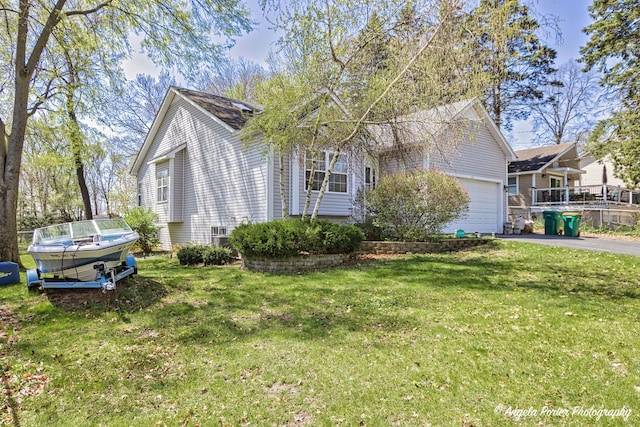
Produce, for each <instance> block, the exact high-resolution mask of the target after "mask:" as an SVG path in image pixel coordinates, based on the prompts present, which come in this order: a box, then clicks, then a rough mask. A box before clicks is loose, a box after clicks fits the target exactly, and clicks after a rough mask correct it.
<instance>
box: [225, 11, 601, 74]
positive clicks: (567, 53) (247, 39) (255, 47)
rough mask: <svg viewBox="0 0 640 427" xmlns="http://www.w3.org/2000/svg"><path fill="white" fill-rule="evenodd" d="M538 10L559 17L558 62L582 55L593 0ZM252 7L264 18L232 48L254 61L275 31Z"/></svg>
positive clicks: (263, 54)
mask: <svg viewBox="0 0 640 427" xmlns="http://www.w3.org/2000/svg"><path fill="white" fill-rule="evenodd" d="M532 2H533V5H534V7H535V8H536V9H537V10H538V11H539V13H541V14H544V15H552V16H555V17H557V18H558V20H559V26H560V30H561V32H562V37H563V40H562V42H561V43H557V42H556V40H555V38H553V39H552V40H548V43H549V44H550V45H551V47H553V48H555V49H556V50H557V51H558V63H559V64H561V63H564V62H566V61H568V60H569V59H577V58H578V57H579V56H580V53H579V50H580V46H582V45H584V44H585V43H586V41H587V37H586V35H585V34H584V33H583V32H582V28H584V27H585V26H587V25H588V24H589V23H590V22H591V19H590V17H589V11H588V8H589V5H591V1H590V0H532ZM248 4H249V6H250V7H251V10H252V11H253V17H254V19H255V20H257V21H261V22H260V24H259V25H258V27H257V28H256V29H255V30H254V31H253V32H251V33H250V34H247V35H245V36H243V37H241V38H239V39H238V40H237V41H236V45H235V46H234V47H233V49H232V50H231V54H232V56H234V57H236V58H237V57H244V58H247V59H251V60H252V61H254V62H258V63H263V62H264V60H265V58H266V56H267V52H268V51H269V47H270V44H271V43H273V42H274V41H275V40H276V36H275V34H274V33H273V32H272V31H270V30H269V29H268V24H267V23H266V22H264V20H263V18H262V11H260V9H259V7H258V6H257V2H256V0H248Z"/></svg>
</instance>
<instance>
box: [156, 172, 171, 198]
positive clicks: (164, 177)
mask: <svg viewBox="0 0 640 427" xmlns="http://www.w3.org/2000/svg"><path fill="white" fill-rule="evenodd" d="M156 186H157V189H158V199H157V200H158V202H167V201H169V162H163V163H158V164H157V165H156Z"/></svg>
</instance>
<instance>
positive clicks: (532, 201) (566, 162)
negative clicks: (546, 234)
mask: <svg viewBox="0 0 640 427" xmlns="http://www.w3.org/2000/svg"><path fill="white" fill-rule="evenodd" d="M515 154H516V157H517V158H516V160H515V161H513V162H511V163H510V164H509V183H508V186H509V190H508V193H509V213H510V216H512V217H513V216H517V215H522V216H524V217H525V218H527V217H530V214H531V209H532V206H535V205H536V204H537V203H539V202H551V203H553V202H558V203H559V202H561V201H562V197H563V196H564V189H565V188H566V187H567V186H569V185H571V184H573V182H574V181H576V180H579V179H580V175H581V174H582V171H581V170H580V165H579V161H578V160H579V156H578V148H577V144H576V143H574V142H573V143H565V144H557V145H549V146H545V147H537V148H530V149H527V150H518V151H516V152H515ZM534 211H535V209H534Z"/></svg>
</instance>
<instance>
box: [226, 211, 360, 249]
mask: <svg viewBox="0 0 640 427" xmlns="http://www.w3.org/2000/svg"><path fill="white" fill-rule="evenodd" d="M363 240H364V234H363V233H362V231H361V230H360V229H358V228H357V227H355V226H353V225H344V224H342V225H341V224H333V223H330V222H328V221H310V220H304V221H303V220H300V219H293V220H275V221H271V222H265V223H258V224H243V225H240V226H239V227H236V228H234V229H233V231H232V232H231V245H232V246H233V247H234V248H235V249H236V250H237V251H238V252H240V253H241V254H242V255H245V256H257V257H265V258H288V257H291V256H296V255H300V254H302V253H311V254H327V253H331V254H334V253H349V252H353V251H355V250H357V249H358V248H359V247H360V245H361V244H362V241H363Z"/></svg>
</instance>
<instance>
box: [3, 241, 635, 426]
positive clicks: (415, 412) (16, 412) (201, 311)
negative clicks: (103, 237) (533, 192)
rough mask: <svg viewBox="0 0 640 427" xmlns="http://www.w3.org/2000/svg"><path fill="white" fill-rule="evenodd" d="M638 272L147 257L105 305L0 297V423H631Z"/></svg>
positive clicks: (564, 262) (525, 253)
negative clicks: (278, 271) (325, 266)
mask: <svg viewBox="0 0 640 427" xmlns="http://www.w3.org/2000/svg"><path fill="white" fill-rule="evenodd" d="M24 260H25V262H31V261H30V259H27V258H26V257H25V259H24ZM639 261H640V259H639V258H637V257H631V256H623V255H612V254H605V253H597V252H588V251H578V250H570V249H563V248H551V247H546V246H542V245H533V244H526V243H516V242H496V243H493V244H491V245H489V246H488V247H484V248H481V249H477V250H474V251H468V252H460V253H457V254H441V255H428V256H417V255H415V256H402V257H397V258H395V259H387V260H364V261H362V262H360V263H359V264H358V263H356V264H354V265H351V266H349V267H345V268H340V269H337V270H332V271H326V272H315V273H308V274H300V275H268V274H258V273H252V272H248V271H243V270H241V269H240V268H239V267H237V266H226V267H206V268H188V267H182V266H180V265H179V264H178V262H177V261H176V260H175V259H168V258H165V257H158V258H153V259H148V260H140V261H139V275H138V276H136V277H135V278H133V279H131V280H129V281H128V282H126V281H125V282H124V283H122V284H120V285H119V287H118V296H117V300H116V299H114V298H111V299H110V300H105V298H104V297H103V296H102V295H101V294H100V293H99V291H91V292H84V293H77V294H75V295H71V296H70V295H68V292H67V293H66V294H64V293H61V292H57V293H54V294H49V295H48V294H37V293H36V294H34V293H31V294H29V293H27V291H26V289H25V288H26V287H25V285H24V284H22V285H12V286H5V287H1V288H0V370H1V371H2V372H0V373H1V375H2V384H1V388H2V394H1V396H2V404H1V405H0V407H1V408H2V409H1V411H0V424H6V425H22V426H43V425H51V426H58V425H69V426H79V425H96V426H97V425H108V426H130V425H140V426H150V425H167V426H181V425H184V426H196V425H201V426H214V425H215V426H217V425H222V426H227V425H228V426H240V425H242V426H248V425H251V426H262V425H274V426H298V425H309V426H311V425H313V426H316V425H321V426H325V425H327V426H333V425H344V426H354V425H367V426H386V425H401V426H406V425H409V426H411V425H415V426H425V425H433V426H495V425H531V426H538V425H553V426H555V425H576V426H583V425H638V424H639V423H640V352H639V351H638V349H640V299H639V297H640V262H639ZM602 410H606V411H615V410H625V411H626V410H630V414H629V413H626V414H625V413H623V412H620V413H618V415H626V417H622V416H618V417H613V416H612V415H613V414H612V413H604V412H602ZM597 411H601V412H597ZM520 415H521V416H520Z"/></svg>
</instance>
